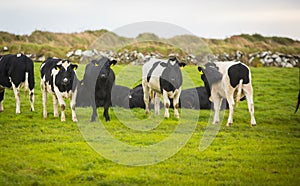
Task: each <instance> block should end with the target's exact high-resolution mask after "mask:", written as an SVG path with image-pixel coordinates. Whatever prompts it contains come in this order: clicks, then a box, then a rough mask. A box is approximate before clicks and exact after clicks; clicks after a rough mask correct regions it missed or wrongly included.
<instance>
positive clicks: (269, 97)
mask: <svg viewBox="0 0 300 186" xmlns="http://www.w3.org/2000/svg"><path fill="white" fill-rule="evenodd" d="M39 65H40V64H38V63H36V64H35V74H36V76H35V78H36V88H35V108H36V111H35V112H30V111H29V110H30V105H29V101H28V96H25V95H24V93H23V92H22V97H21V112H22V113H21V114H19V115H16V114H15V100H14V96H13V91H12V90H6V94H5V99H4V103H3V104H4V109H5V110H4V112H2V113H0V146H1V150H0V176H1V179H0V185H18V184H19V185H299V183H300V125H299V123H300V111H298V113H296V114H294V109H295V105H296V100H297V95H298V90H299V87H298V86H299V71H298V69H297V68H293V69H283V68H251V70H252V77H253V87H254V91H255V92H254V101H255V109H256V110H255V116H256V120H257V126H256V127H251V126H250V116H249V113H248V111H247V104H246V102H241V103H240V104H239V106H238V107H237V108H236V109H235V115H234V124H233V126H232V127H229V128H228V127H226V126H225V123H226V119H227V114H228V111H226V112H225V117H224V120H223V123H222V124H221V126H213V127H217V128H218V127H220V129H219V131H218V132H217V133H216V137H215V138H212V139H213V141H212V143H211V144H210V145H208V146H207V148H203V146H201V144H202V142H203V141H201V140H202V139H204V138H205V136H206V137H207V136H208V135H211V136H212V137H213V136H214V135H213V134H212V133H209V130H210V129H211V128H212V126H210V125H209V124H208V121H209V117H210V114H211V111H207V110H205V111H202V110H201V111H194V110H187V109H183V110H181V114H182V119H181V120H176V119H174V118H173V117H171V118H169V119H163V118H162V112H163V110H161V116H160V117H154V116H153V113H152V114H151V116H150V117H149V118H146V117H145V115H144V111H143V110H142V109H133V110H126V109H121V108H112V109H111V110H110V115H111V122H109V123H105V122H102V123H103V125H104V126H105V128H106V130H107V131H108V132H110V133H111V135H112V136H113V137H114V138H115V139H117V140H119V141H121V142H123V143H126V144H129V145H131V146H133V147H138V148H140V149H143V148H144V147H148V146H151V145H155V144H156V143H158V142H160V141H162V140H164V139H166V138H168V137H169V136H170V135H171V134H174V131H175V130H177V125H178V123H181V124H182V123H183V124H185V125H187V126H188V125H190V123H193V122H194V119H195V117H196V119H197V122H196V125H193V126H191V127H190V128H188V127H187V130H186V131H183V132H182V131H181V132H178V133H176V132H175V133H176V134H175V135H174V136H175V137H176V139H177V140H179V141H180V140H183V138H185V139H186V144H185V143H184V142H182V143H181V146H183V147H182V148H179V149H178V150H179V151H178V153H176V154H175V155H174V156H171V157H169V158H166V159H165V160H164V161H161V162H159V159H157V162H158V163H154V164H153V163H150V164H151V165H145V166H134V165H122V164H121V163H122V162H123V163H124V162H125V164H130V162H131V161H135V160H137V161H139V159H138V158H140V157H139V156H138V155H137V156H134V155H133V156H128V159H126V158H123V159H121V160H120V162H119V163H116V161H117V160H116V159H117V158H116V159H114V161H112V160H110V159H107V158H104V157H103V155H101V154H99V153H97V152H96V151H95V150H93V148H92V147H91V146H90V145H89V144H88V143H87V142H86V140H85V138H84V137H83V135H82V134H83V133H84V132H89V131H86V129H90V128H93V127H94V128H95V129H97V128H98V127H99V126H100V124H101V121H103V117H102V112H103V109H98V111H99V112H98V113H99V116H100V119H99V120H98V121H97V122H96V123H90V122H88V121H87V118H84V116H85V114H86V113H87V115H88V117H89V116H90V115H89V114H90V112H85V111H86V110H84V109H77V114H78V119H79V120H80V122H79V123H78V124H77V123H73V122H72V121H71V112H70V109H69V108H67V109H66V110H67V112H66V120H67V121H66V122H64V123H62V122H60V119H59V118H54V117H53V108H52V103H51V101H52V99H50V98H51V97H50V96H49V101H48V113H49V117H48V119H43V117H42V101H41V100H42V97H41V90H40V85H39V83H40V81H39V70H38V69H39ZM113 69H114V71H115V72H116V73H117V74H118V75H117V80H116V83H117V84H119V85H126V86H129V87H133V86H134V85H136V84H138V83H139V82H140V79H141V78H140V77H141V67H140V66H130V65H129V66H120V65H116V66H114V67H113ZM77 71H78V72H77V73H78V76H79V77H82V75H83V71H84V66H80V67H79V69H78V70H77ZM183 72H184V86H183V88H184V89H186V88H191V87H193V86H199V85H202V82H201V81H200V75H199V73H198V72H197V68H196V67H195V66H187V67H185V68H184V70H183ZM152 112H153V111H152ZM171 116H172V115H171ZM120 118H121V119H120ZM85 120H86V121H87V122H85ZM136 120H140V121H146V120H147V121H151V120H153V121H155V122H159V121H161V122H160V123H159V125H158V126H157V127H156V128H153V129H152V130H151V128H150V129H149V128H146V129H148V130H147V131H138V130H134V129H132V128H130V127H133V128H134V127H142V126H134V122H135V121H136ZM123 121H126V122H125V123H126V124H127V126H125V125H123ZM137 123H138V124H137V125H139V124H141V123H142V122H137ZM146 123H147V122H146ZM97 124H99V125H97ZM130 124H133V125H130ZM128 125H130V126H129V127H128ZM88 127H90V128H88ZM145 127H149V126H145ZM150 127H151V126H150ZM193 127H194V128H193ZM80 129H81V130H80ZM84 130H85V131H84ZM188 130H190V131H192V133H191V138H190V139H188V138H189V136H188V135H186V134H187V133H189V132H190V131H188ZM90 132H91V133H92V132H93V131H90ZM101 132H102V131H100V133H101ZM207 132H208V133H207ZM95 133H96V132H95ZM101 137H102V136H101ZM181 137H182V138H181ZM100 141H101V140H100ZM103 144H105V142H104V141H103ZM171 145H172V144H170V148H172V146H171ZM100 146H101V145H100ZM103 147H105V148H106V149H105V150H107V151H110V155H114V157H118V156H122V155H124V154H126V153H128V152H127V149H118V148H116V146H110V147H107V146H105V145H103ZM199 147H200V148H199ZM101 150H103V149H100V151H101ZM168 150H169V149H168V148H165V149H163V151H162V152H159V153H161V155H162V156H163V155H165V154H167V153H169V151H168ZM123 153H124V154H123ZM148 158H149V159H148ZM147 160H149V161H150V160H151V161H152V160H153V161H156V159H155V157H150V156H149V157H147V156H145V157H144V159H143V161H147ZM135 165H137V164H135Z"/></svg>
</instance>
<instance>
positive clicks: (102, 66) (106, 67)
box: [92, 57, 117, 79]
mask: <svg viewBox="0 0 300 186" xmlns="http://www.w3.org/2000/svg"><path fill="white" fill-rule="evenodd" d="M116 63H117V61H116V60H110V59H108V58H107V57H102V58H101V59H100V60H93V61H92V64H93V65H94V66H95V67H96V68H99V70H100V72H99V76H98V78H101V79H105V78H107V77H108V76H109V73H110V71H111V70H110V66H111V65H115V64H116Z"/></svg>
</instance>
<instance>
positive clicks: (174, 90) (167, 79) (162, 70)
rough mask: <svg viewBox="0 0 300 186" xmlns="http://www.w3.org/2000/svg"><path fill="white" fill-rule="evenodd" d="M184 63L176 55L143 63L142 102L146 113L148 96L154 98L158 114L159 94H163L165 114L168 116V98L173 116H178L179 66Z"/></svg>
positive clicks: (180, 79) (147, 110)
mask: <svg viewBox="0 0 300 186" xmlns="http://www.w3.org/2000/svg"><path fill="white" fill-rule="evenodd" d="M184 66H185V63H180V62H179V61H178V59H177V58H176V57H170V59H169V60H161V61H157V62H152V61H149V62H147V63H145V64H144V65H143V70H142V85H143V91H144V102H145V110H146V114H149V113H150V111H149V98H151V99H152V98H153V97H154V94H155V98H154V109H155V113H156V114H159V109H160V107H159V103H160V96H161V95H162V96H163V99H164V106H165V114H164V117H166V118H169V116H170V114H169V107H170V100H169V98H172V99H173V105H174V116H175V117H176V118H179V112H178V108H179V97H180V93H181V85H182V74H181V70H180V67H184Z"/></svg>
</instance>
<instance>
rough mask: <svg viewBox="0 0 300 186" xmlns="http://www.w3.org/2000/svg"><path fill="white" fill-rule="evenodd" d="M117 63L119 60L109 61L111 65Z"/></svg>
mask: <svg viewBox="0 0 300 186" xmlns="http://www.w3.org/2000/svg"><path fill="white" fill-rule="evenodd" d="M115 64H117V60H115V59H113V60H111V61H110V62H109V66H111V65H115Z"/></svg>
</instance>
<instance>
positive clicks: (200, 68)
mask: <svg viewBox="0 0 300 186" xmlns="http://www.w3.org/2000/svg"><path fill="white" fill-rule="evenodd" d="M203 70H204V68H203V67H200V66H199V67H198V71H199V73H200V74H203Z"/></svg>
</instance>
